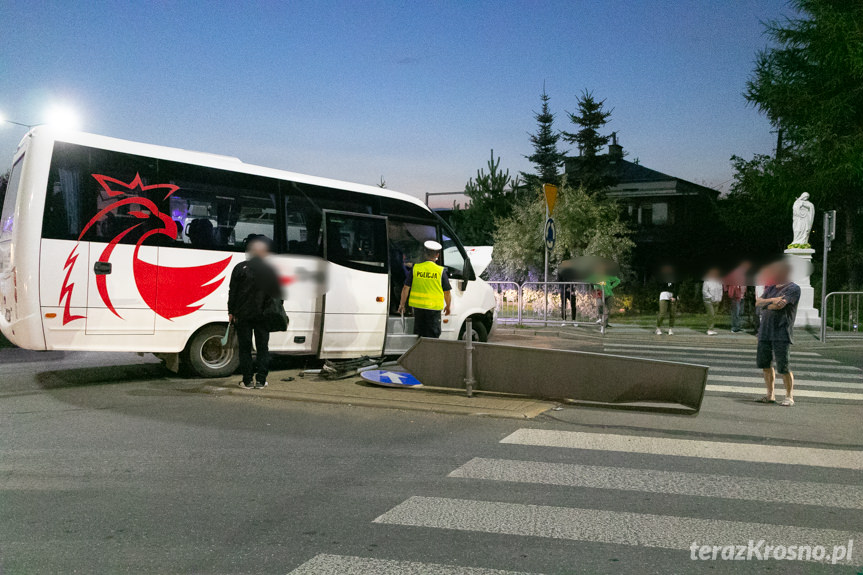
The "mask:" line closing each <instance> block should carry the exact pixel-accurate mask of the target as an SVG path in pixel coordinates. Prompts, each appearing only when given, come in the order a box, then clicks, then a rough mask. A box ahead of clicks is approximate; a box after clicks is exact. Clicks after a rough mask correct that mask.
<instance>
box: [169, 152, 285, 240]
mask: <svg viewBox="0 0 863 575" xmlns="http://www.w3.org/2000/svg"><path fill="white" fill-rule="evenodd" d="M159 176H160V178H161V179H162V180H163V181H165V182H168V183H170V184H172V185H175V186H177V187H178V189H177V191H175V192H174V193H173V194H171V196H170V198H169V202H170V207H169V211H168V213H169V214H170V216H171V219H172V220H173V221H174V223H175V225H176V227H177V237H176V241H175V245H177V246H181V247H187V248H195V249H203V250H221V251H234V252H236V251H243V248H244V243H243V242H244V240H245V239H246V238H247V237H249V236H252V235H262V236H266V237H267V238H269V239H271V240H274V241H275V240H276V237H275V236H276V195H277V191H278V182H277V181H276V180H274V179H271V178H265V177H261V176H253V175H249V174H242V173H238V172H230V171H227V170H216V169H213V168H206V167H203V166H194V165H189V164H181V163H178V162H168V161H160V162H159ZM275 246H276V249H280V248H281V246H280V244H279V242H278V241H275Z"/></svg>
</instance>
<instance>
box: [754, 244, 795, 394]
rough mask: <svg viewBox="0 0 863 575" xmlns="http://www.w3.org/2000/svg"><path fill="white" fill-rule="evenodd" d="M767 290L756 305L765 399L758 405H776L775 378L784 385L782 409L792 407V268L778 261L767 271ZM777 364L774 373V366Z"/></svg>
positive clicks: (757, 353)
mask: <svg viewBox="0 0 863 575" xmlns="http://www.w3.org/2000/svg"><path fill="white" fill-rule="evenodd" d="M767 271H768V276H769V278H770V279H768V280H767V283H768V284H769V285H767V287H765V288H764V292H763V293H762V294H761V297H759V298H758V299H756V300H755V305H756V306H758V307H759V308H760V309H761V327H760V328H759V330H758V348H757V350H756V352H755V362H756V365H757V366H758V367H759V368H760V369H761V370H762V371H763V373H764V384H765V386H766V387H767V395H765V396H763V397H759V398H758V399H756V401H758V402H760V403H776V397H775V395H774V381H775V379H776V374H777V373H778V374H779V375H781V376H782V381H783V383H784V384H785V400H784V401H783V402H782V405H783V406H785V407H790V406H793V405H794V374H793V373H792V372H791V368H790V365H789V364H790V361H791V344H792V343H793V341H792V337H791V336H792V332H793V331H794V321H795V319H796V318H797V304H798V303H799V302H800V286H798V285H797V284H796V283H794V282H792V281H791V280H790V277H791V265H790V264H789V263H788V262H787V261H785V260H781V261H779V262H776V263H774V264H772V265H771V266H770V267H769V268H768V270H767ZM774 363H775V364H776V369H775V370H774V368H773V364H774Z"/></svg>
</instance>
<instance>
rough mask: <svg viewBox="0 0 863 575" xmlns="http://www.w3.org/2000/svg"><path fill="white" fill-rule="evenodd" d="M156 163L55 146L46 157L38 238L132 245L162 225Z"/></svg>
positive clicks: (107, 152)
mask: <svg viewBox="0 0 863 575" xmlns="http://www.w3.org/2000/svg"><path fill="white" fill-rule="evenodd" d="M156 162H157V161H156V160H155V159H153V158H146V157H143V156H136V155H133V154H123V153H120V152H113V151H110V150H102V149H97V148H88V147H86V146H79V145H76V144H69V143H65V142H57V143H55V145H54V153H53V156H52V158H51V169H50V173H49V177H48V189H47V192H46V197H45V212H44V215H43V220H42V237H44V238H49V239H59V240H77V239H78V237H79V236H80V235H81V234H83V237H82V238H81V239H83V240H84V241H96V242H110V241H111V240H113V239H115V238H117V237H120V239H119V240H118V241H119V242H120V243H121V244H135V243H137V242H138V241H139V240H140V239H141V237H143V235H144V234H145V233H147V232H149V231H152V230H156V229H160V228H161V227H163V222H162V221H160V220H159V218H158V217H156V214H154V211H155V212H158V211H160V210H161V209H162V205H163V204H164V201H163V200H164V196H165V189H163V188H157V187H156V188H151V186H153V185H154V184H158V183H159V181H158V174H157V170H156Z"/></svg>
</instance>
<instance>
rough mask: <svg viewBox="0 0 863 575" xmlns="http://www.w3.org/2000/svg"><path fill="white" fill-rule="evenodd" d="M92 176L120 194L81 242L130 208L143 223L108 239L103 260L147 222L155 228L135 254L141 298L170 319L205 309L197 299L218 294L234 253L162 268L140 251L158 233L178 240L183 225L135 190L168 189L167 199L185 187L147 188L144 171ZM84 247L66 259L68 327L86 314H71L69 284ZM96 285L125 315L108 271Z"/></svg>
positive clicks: (62, 295) (134, 267)
mask: <svg viewBox="0 0 863 575" xmlns="http://www.w3.org/2000/svg"><path fill="white" fill-rule="evenodd" d="M91 175H92V176H93V178H95V179H96V181H97V182H99V185H101V186H102V189H103V190H104V191H105V193H106V194H107V195H108V196H109V197H111V198H117V200H116V201H115V202H113V203H111V204H109V205H108V206H106V207H104V208H102V209H101V210H99V212H98V213H97V214H96V215H95V216H93V217H92V218H91V219H90V221H89V222H88V223H87V225H86V226H84V229H83V230H81V233H80V234H79V235H78V241H79V242H80V241H81V238H83V237H84V234H86V233H87V231H88V230H89V229H90V228H91V227H92V226H93V225H95V224H96V222H99V221H101V220H102V219H103V218H104V217H106V216H107V215H108V214H109V213H111V212H113V211H115V210H117V209H118V208H120V207H122V206H129V211H128V214H129V215H130V216H133V217H135V218H138V219H140V220H141V221H140V222H139V223H137V224H134V225H131V226H129V227H128V228H126V229H125V230H123V231H122V232H120V233H119V234H117V235H116V236H114V238H112V239H111V241H110V242H108V245H107V246H105V249H104V250H102V253H101V255H100V256H99V259H98V262H104V263H110V261H111V254H112V253H113V252H114V248H115V247H116V246H117V244H118V243H119V242H120V241H121V240H122V239H123V238H124V237H126V236H127V235H128V234H129V233H130V232H131V231H132V230H135V229H137V228H139V227H140V226H142V225H143V224H144V223H148V224H149V225H153V228H152V229H150V230H149V231H146V232H144V233H143V234H141V237H140V238H139V239H138V241H137V243H136V244H135V251H134V253H133V256H132V257H133V260H132V273H133V275H134V277H135V285H136V286H137V288H138V293H140V294H141V298H142V299H143V300H144V302H145V303H146V304H147V306H149V308H150V309H152V310H153V311H154V312H156V313H157V314H159V315H160V316H162V317H164V318H165V319H169V320H170V319H173V318H175V317H180V316H184V315H188V314H190V313H192V312H194V311H196V310H198V309H200V308H201V307H202V305H203V304H199V305H195V304H196V302H199V301H201V300H202V299H204V298H205V297H207V296H208V295H210V294H211V293H213V292H214V291H215V290H216V289H217V288H218V287H219V286H220V285H221V284H222V282H223V281H224V280H225V278H224V276H222V277H219V276H221V275H222V273H223V272H224V271H225V269H226V268H227V267H228V264H229V263H230V262H231V258H230V257H227V258H225V259H223V260H219V261H217V262H214V263H211V264H206V265H202V266H193V267H170V266H159V265H156V264H151V263H149V262H146V261H144V260H142V259H141V258H140V257H139V254H138V252H139V250H140V249H141V245H143V243H144V242H145V241H146V240H147V239H149V238H150V237H152V236H156V235H164V236H167V237H169V238H170V239H171V240H176V238H177V224H175V223H174V220H173V219H171V217H170V216H169V215H167V214H164V213H162V212H161V211H160V210H159V208H158V207H157V206H156V204H155V203H154V202H152V201H151V200H149V199H147V198H145V197H141V196H136V195H133V192H134V191H136V190H140V191H141V192H146V191H151V190H164V192H165V197H164V199H165V200H167V199H168V198H169V197H171V194H173V193H174V192H176V191H177V190H179V189H180V188H179V186H175V185H174V184H153V185H149V186H145V185H144V183H143V182H142V181H141V176H140V175H139V174H135V178H134V179H133V180H132V181H131V182H129V183H126V182H123V181H121V180H118V179H116V178H111V177H109V176H105V175H102V174H91ZM153 219H155V220H156V222H155V223H153V222H152V220H153ZM149 225H148V227H149ZM78 245H79V244H76V245H75V247H74V248H72V251H71V252H70V253H69V256H68V258H66V263H65V264H64V265H63V268H64V269H65V270H67V271H66V276H65V279H64V280H63V287H62V289H61V290H60V304H61V305H62V304H63V300H64V299H65V307H64V313H63V324H64V325H65V324H66V323H68V322H70V321H73V320H76V319H82V318H84V317H85V316H81V315H71V314H70V312H69V300H70V298H71V295H72V289H73V288H74V284H69V283H68V282H69V276H70V275H71V272H72V268H73V266H74V265H75V261H76V260H77V258H78V253H77V249H78ZM96 288H97V290H98V292H99V297H101V298H102V301H103V302H104V303H105V305H106V306H107V308H108V309H109V310H111V312H112V313H113V314H114V315H116V316H117V317H118V318H120V319H122V316H121V315H120V314H119V313H118V312H117V310H116V309H115V308H114V304H113V303H112V302H111V296H110V294H109V293H108V283H107V276H106V275H97V276H96Z"/></svg>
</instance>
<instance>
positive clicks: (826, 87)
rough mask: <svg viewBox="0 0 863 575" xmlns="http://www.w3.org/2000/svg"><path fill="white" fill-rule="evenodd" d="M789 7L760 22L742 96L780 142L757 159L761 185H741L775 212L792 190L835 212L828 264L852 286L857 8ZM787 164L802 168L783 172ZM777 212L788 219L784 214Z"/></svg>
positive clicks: (858, 94)
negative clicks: (764, 41)
mask: <svg viewBox="0 0 863 575" xmlns="http://www.w3.org/2000/svg"><path fill="white" fill-rule="evenodd" d="M792 5H793V6H794V8H795V9H796V10H797V15H796V17H794V18H789V19H786V20H783V21H772V22H769V23H767V25H766V31H767V34H768V36H769V37H770V39H771V40H772V41H773V46H771V47H769V48H767V49H765V50H763V51H761V52H760V53H759V54H758V57H757V60H756V65H755V70H754V72H753V73H752V76H751V77H750V79H749V82H748V84H747V89H746V94H745V95H746V98H747V100H748V101H749V102H750V103H751V104H752V105H754V106H755V107H757V108H758V109H759V110H760V111H761V112H763V113H764V114H765V115H766V116H767V117H768V118H769V119H770V121H771V122H772V123H773V125H774V126H775V127H776V128H777V129H779V130H781V134H782V141H783V143H784V145H783V146H781V147H780V149H779V150H778V152H780V153H778V154H777V156H778V157H777V158H772V159H770V160H764V159H762V160H760V161H759V162H758V163H760V165H761V166H762V168H763V169H762V170H761V173H762V174H763V178H764V179H763V181H760V180H759V184H763V185H762V186H760V187H759V186H755V187H754V188H749V187H748V184H747V183H746V182H747V178H746V177H745V176H744V177H742V179H741V185H742V186H743V188H745V190H746V192H747V193H749V194H751V195H752V196H753V197H760V196H759V195H765V194H766V195H765V196H764V197H765V198H766V199H767V200H769V199H777V200H778V201H779V202H781V203H777V204H775V208H776V209H783V210H785V208H786V206H790V203H791V201H793V197H792V195H794V194H798V193H799V192H800V191H808V192H809V193H810V195H811V197H812V201H813V203H815V205H816V207H818V208H822V209H836V210H837V211H838V215H839V222H838V224H839V225H838V226H837V232H838V236H837V240H839V241H838V242H837V244H835V245H836V246H837V247H838V248H840V249H839V250H837V251H838V253H834V257H833V258H832V260H833V261H836V260H837V259H838V260H839V261H842V262H844V264H845V271H846V273H847V275H848V277H849V279H850V280H851V284H852V285H855V284H857V283H858V282H859V277H858V276H859V273H860V270H861V268H863V261H861V252H863V250H861V240H860V238H859V237H858V236H859V233H856V232H857V230H859V229H860V226H861V225H863V223H861V214H860V212H859V205H860V199H861V194H863V3H861V2H857V1H855V2H843V1H837V0H793V2H792ZM756 160H758V159H757V158H756ZM789 161H791V162H796V163H798V164H799V165H805V166H806V167H808V168H809V171H807V172H806V173H800V170H793V169H788V167H787V162H789ZM744 167H751V166H744ZM784 215H786V216H788V217H789V221H790V212H788V211H787V210H785V214H784ZM816 221H818V220H816ZM789 235H790V230H789ZM815 235H817V234H813V236H815ZM813 243H814V242H813ZM835 256H838V257H835Z"/></svg>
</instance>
